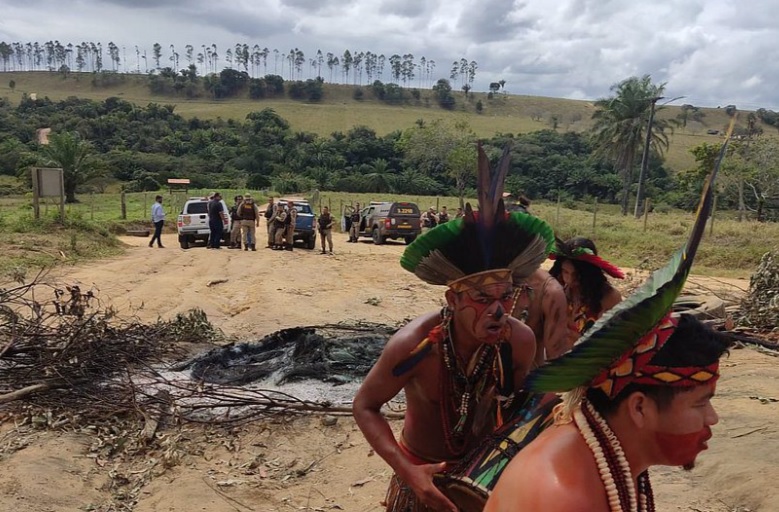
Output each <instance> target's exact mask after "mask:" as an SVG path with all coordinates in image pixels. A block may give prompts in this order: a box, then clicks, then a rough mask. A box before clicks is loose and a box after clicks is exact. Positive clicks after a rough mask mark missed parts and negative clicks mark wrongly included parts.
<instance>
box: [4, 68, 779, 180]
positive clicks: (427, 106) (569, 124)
mask: <svg viewBox="0 0 779 512" xmlns="http://www.w3.org/2000/svg"><path fill="white" fill-rule="evenodd" d="M118 77H119V78H118V79H119V80H120V83H118V84H117V85H114V86H110V87H94V86H93V85H92V75H91V74H88V73H85V74H78V73H73V74H71V75H70V76H69V77H68V78H63V77H62V76H61V75H59V74H57V73H48V72H27V73H2V74H1V75H0V97H7V98H9V99H10V100H11V101H12V102H18V101H19V100H20V99H21V96H22V93H28V94H30V93H36V94H37V95H38V96H39V97H43V96H48V97H50V98H51V99H53V100H61V99H65V98H67V97H69V96H78V97H83V98H90V99H94V100H103V99H105V98H108V97H110V96H117V97H120V98H123V99H126V100H128V101H131V102H133V103H136V104H138V105H146V104H148V103H150V102H156V103H163V104H173V105H175V106H176V112H177V113H179V114H181V115H183V116H185V117H199V118H204V119H216V118H219V117H221V118H223V119H244V118H245V117H246V114H248V113H249V112H252V111H256V110H261V109H263V108H266V107H270V108H273V109H274V110H276V111H277V112H278V113H279V114H280V115H281V116H282V117H284V118H285V119H287V120H288V121H289V123H290V125H291V126H292V128H293V129H294V130H298V131H307V132H313V133H317V134H319V135H329V134H330V133H332V132H335V131H342V132H346V131H348V130H349V129H350V128H352V127H353V126H355V125H364V126H368V127H370V128H372V129H374V130H375V131H376V132H377V133H378V134H379V135H384V134H386V133H389V132H391V131H393V130H399V129H405V128H408V127H409V126H412V125H413V123H414V122H415V121H417V120H418V119H424V120H427V121H431V120H434V119H457V120H465V121H467V122H468V123H469V124H470V126H471V127H472V128H473V130H474V131H475V132H476V133H477V134H478V135H479V136H482V137H489V136H492V135H494V134H495V133H498V132H500V133H526V132H530V131H535V130H540V129H549V128H551V126H552V125H551V119H552V118H553V117H555V118H557V119H558V130H572V131H583V130H587V129H588V128H590V126H591V117H592V113H593V112H594V107H593V105H592V103H591V102H589V101H580V100H567V99H560V98H546V97H538V96H519V95H504V94H498V95H496V96H495V97H494V98H493V99H491V100H490V99H488V98H487V95H486V94H485V93H474V94H473V95H472V97H471V98H470V99H469V100H466V99H465V98H464V96H463V94H462V93H459V92H458V93H456V94H455V97H456V99H457V107H456V108H455V110H453V111H445V110H442V109H440V108H439V107H438V106H437V105H436V103H435V101H434V100H433V99H432V91H430V90H422V91H421V97H420V99H419V100H410V101H409V102H408V103H407V104H405V105H399V106H391V105H387V104H385V103H383V102H379V101H378V100H375V99H373V98H372V95H371V93H370V92H369V90H368V88H367V87H363V89H364V91H365V95H364V98H365V99H363V100H359V101H358V100H355V99H353V97H352V94H353V92H354V87H353V86H346V85H337V84H325V97H324V100H323V101H322V102H321V103H316V104H312V103H305V102H300V101H293V100H290V99H286V98H282V99H265V100H249V99H246V98H243V99H241V98H238V99H228V100H219V101H213V100H210V99H207V98H199V99H194V100H187V99H184V98H177V97H174V96H155V95H152V94H151V93H150V92H149V90H148V87H147V86H146V82H147V81H146V77H145V76H142V75H118ZM11 80H14V81H15V82H16V87H15V89H14V90H13V91H12V90H11V89H10V88H9V86H8V83H9V82H10V81H11ZM607 93H608V91H604V95H606V94H607ZM479 100H481V101H482V103H483V105H484V110H483V112H482V113H477V112H476V108H475V104H476V102H477V101H479ZM701 110H702V111H704V112H705V114H706V115H705V117H704V119H703V123H691V124H690V125H688V127H687V128H685V129H682V128H678V129H677V130H676V133H675V134H674V135H673V136H672V137H671V145H670V147H669V150H668V152H667V155H666V157H667V162H668V164H669V166H670V167H671V168H672V169H674V170H676V171H680V170H684V169H687V168H689V167H690V166H692V165H693V164H694V160H693V158H692V156H691V155H690V153H689V149H690V148H691V147H694V146H696V145H699V144H701V143H702V142H710V143H714V142H717V141H719V140H721V139H720V137H719V136H717V135H707V134H706V130H707V129H717V130H722V128H723V126H724V125H725V124H726V123H727V119H728V118H727V115H726V114H725V111H724V109H701ZM678 113H679V108H678V107H673V106H668V107H666V108H664V109H662V110H660V111H659V112H658V117H660V118H674V117H675V116H676V115H677V114H678ZM534 119H538V120H534ZM764 128H765V131H766V135H769V136H777V134H776V133H775V131H774V130H773V129H772V128H771V127H768V126H765V127H764Z"/></svg>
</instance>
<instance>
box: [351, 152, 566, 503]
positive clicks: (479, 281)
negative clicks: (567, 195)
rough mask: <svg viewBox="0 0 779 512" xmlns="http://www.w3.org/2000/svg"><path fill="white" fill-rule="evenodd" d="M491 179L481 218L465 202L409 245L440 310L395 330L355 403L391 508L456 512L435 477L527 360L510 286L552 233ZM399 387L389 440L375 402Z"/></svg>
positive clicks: (528, 335) (508, 398)
mask: <svg viewBox="0 0 779 512" xmlns="http://www.w3.org/2000/svg"><path fill="white" fill-rule="evenodd" d="M479 154H480V157H481V158H479V162H480V166H479V179H478V180H477V183H479V184H481V183H483V182H485V181H486V182H488V183H489V181H490V179H491V178H490V176H491V175H490V169H489V164H488V163H487V158H486V156H485V155H484V152H483V150H482V149H481V146H479ZM509 157H510V153H508V151H507V150H506V151H504V156H503V158H504V159H506V158H509ZM503 162H504V161H503V159H502V160H501V163H503ZM501 163H499V164H498V168H501V167H502V165H501ZM495 174H496V175H497V177H496V178H493V179H498V180H500V181H499V182H498V183H492V185H491V186H490V189H495V190H497V193H495V194H491V193H490V192H489V191H488V190H479V195H478V197H480V198H482V200H481V201H480V203H479V213H478V215H475V214H474V212H473V210H472V209H471V205H470V204H468V205H467V206H466V214H465V217H464V218H463V220H461V221H457V222H456V223H452V224H450V225H449V226H446V227H445V228H439V229H433V230H430V231H428V232H426V233H425V234H423V235H420V236H419V237H418V238H417V239H416V241H415V242H413V243H412V244H411V245H409V246H408V247H407V248H406V250H405V252H404V254H403V256H402V258H401V260H400V262H401V266H402V267H403V268H404V269H406V270H409V271H411V272H413V273H414V274H415V275H416V276H417V277H418V278H420V279H422V280H423V281H425V282H427V283H429V284H433V285H444V286H447V290H446V292H445V298H446V307H445V308H444V310H443V311H441V312H430V313H427V314H424V315H422V316H420V317H418V318H417V319H415V320H413V321H412V322H410V323H409V324H407V325H406V326H405V327H403V328H402V329H400V330H399V331H398V332H397V333H395V335H393V336H392V338H391V339H390V340H389V342H387V345H386V346H385V348H384V351H383V352H382V354H381V356H380V357H379V359H378V361H377V362H376V364H375V365H374V367H373V368H372V369H371V370H370V372H369V373H368V375H367V376H366V378H365V380H364V382H363V384H362V386H361V387H360V389H359V391H358V392H357V395H356V396H355V399H354V405H353V413H354V417H355V420H356V421H357V425H358V426H359V427H360V430H361V431H362V433H363V435H364V436H365V438H366V439H367V440H368V442H369V443H370V445H371V446H372V447H373V449H374V450H375V451H376V453H377V454H378V455H379V456H380V457H381V458H382V459H384V460H385V461H386V462H387V464H389V465H390V466H391V467H392V469H393V470H394V473H395V474H394V475H393V477H392V479H391V481H390V485H389V489H388V492H387V498H386V500H385V501H386V510H387V511H389V512H401V511H402V512H407V511H412V512H418V511H420V512H421V511H447V512H456V511H457V508H456V506H455V505H454V504H453V503H452V502H451V501H450V500H449V499H448V498H447V497H446V496H445V495H444V494H443V493H442V492H441V491H440V490H439V488H438V487H436V486H435V484H434V480H433V476H434V474H436V473H440V472H444V471H445V470H446V468H447V464H448V463H454V462H457V461H460V460H462V459H463V457H464V456H465V454H467V453H468V451H469V450H471V449H472V448H474V447H476V446H478V445H479V444H480V443H481V442H483V441H484V440H485V438H486V437H487V436H488V435H489V434H490V433H491V432H492V431H493V430H494V429H495V428H496V427H498V426H500V425H501V424H502V418H503V417H504V416H503V414H505V408H506V407H507V406H508V405H509V404H510V403H511V402H512V401H513V397H514V393H515V392H516V391H517V390H519V389H521V387H522V383H523V380H524V377H525V375H526V373H527V371H528V369H529V368H530V366H531V365H532V363H533V357H534V352H535V340H534V338H533V333H532V331H530V329H529V328H528V327H527V326H525V325H524V324H522V322H520V321H519V320H517V319H516V318H513V317H512V316H511V315H510V314H509V312H510V310H511V308H512V306H513V303H514V300H515V289H514V286H513V283H514V282H515V281H522V280H524V279H525V278H526V277H527V276H529V275H530V274H531V273H532V272H533V271H535V269H536V268H538V266H539V265H540V264H541V262H542V261H543V260H545V259H546V257H547V254H548V253H549V250H550V249H551V247H552V245H553V240H554V236H553V234H552V230H551V228H550V227H549V226H548V225H547V224H545V223H544V222H543V221H541V220H540V219H537V218H534V217H530V216H527V215H518V214H511V215H509V214H507V213H506V212H505V208H504V205H503V200H502V198H501V192H502V189H503V183H502V179H503V177H502V176H500V175H499V174H498V173H495ZM401 390H404V391H405V396H406V415H405V421H404V425H403V430H402V432H401V433H400V438H399V439H396V438H395V436H394V435H393V432H392V430H391V429H390V426H389V424H388V423H387V420H386V419H385V418H384V417H383V416H382V414H381V407H382V406H383V405H384V404H385V403H386V402H388V401H389V400H390V399H392V398H393V397H394V396H395V395H396V394H398V393H399V392H400V391H401Z"/></svg>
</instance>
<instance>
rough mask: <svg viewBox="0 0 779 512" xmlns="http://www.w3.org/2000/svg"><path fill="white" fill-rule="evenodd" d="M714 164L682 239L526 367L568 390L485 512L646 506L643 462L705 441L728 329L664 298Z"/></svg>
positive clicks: (700, 221) (687, 253)
mask: <svg viewBox="0 0 779 512" xmlns="http://www.w3.org/2000/svg"><path fill="white" fill-rule="evenodd" d="M725 147H726V146H725ZM724 152H725V149H723V154H724ZM718 165H719V164H717V166H718ZM716 169H717V167H715V171H714V173H712V175H710V176H709V179H708V180H707V181H706V185H705V186H704V193H703V202H702V204H701V205H700V207H699V208H698V217H697V219H696V221H695V225H694V226H693V229H692V234H691V236H690V238H689V240H688V241H687V244H686V246H685V247H684V248H683V249H682V250H681V251H679V252H677V253H676V255H674V257H673V259H672V260H671V261H670V262H669V263H668V264H667V265H666V266H665V267H663V268H661V269H660V270H658V271H656V272H655V273H654V274H652V276H651V277H650V278H649V279H648V280H647V281H646V282H645V283H644V284H643V285H642V286H641V287H640V288H639V289H637V290H636V291H635V292H634V293H633V294H632V295H631V296H630V297H629V298H628V299H627V300H625V301H623V302H620V303H619V304H617V305H616V306H614V308H613V310H612V314H609V315H608V316H607V317H604V318H603V319H602V320H601V321H599V322H597V323H596V324H595V325H593V326H592V327H591V328H590V329H589V330H587V331H586V332H585V334H584V335H583V336H582V337H581V338H580V339H579V340H578V342H577V344H576V347H575V348H574V349H573V350H571V351H570V352H568V353H567V354H565V355H564V356H562V357H560V358H558V359H556V360H554V361H552V362H551V363H549V364H547V365H545V366H543V367H541V368H539V369H538V370H536V371H534V372H533V373H532V374H531V375H530V376H528V379H527V382H526V387H527V388H529V389H532V390H534V391H544V392H550V391H555V392H566V394H565V395H564V397H563V402H562V403H561V404H560V407H559V409H558V410H557V411H556V412H557V414H556V416H555V426H553V427H550V428H548V429H547V430H546V431H544V432H543V433H542V434H541V435H540V436H538V437H537V438H536V439H535V440H533V441H532V442H531V443H530V444H529V445H528V446H527V447H525V448H524V449H523V450H522V451H521V452H519V454H518V455H517V456H516V457H514V459H513V460H512V461H511V462H510V463H509V465H508V467H507V468H506V470H505V471H504V473H503V474H502V475H501V477H500V480H499V481H498V484H497V486H496V487H495V489H494V491H493V493H492V496H491V497H490V499H489V501H488V502H487V506H486V509H485V511H486V512H513V511H515V510H517V509H518V507H517V504H521V507H520V508H521V510H522V511H523V512H563V511H564V512H636V511H638V512H653V511H654V510H655V504H654V496H653V493H652V486H651V484H650V481H649V473H648V469H649V468H650V467H651V466H658V465H663V466H681V467H683V468H685V469H692V468H693V467H694V464H695V459H696V457H697V456H698V454H700V453H701V452H702V451H703V450H706V449H707V448H708V445H707V441H708V440H709V439H710V438H711V436H712V433H711V426H712V425H714V424H716V423H717V421H718V417H717V413H716V411H715V410H714V407H713V406H712V404H711V398H712V397H713V396H714V393H715V390H716V382H717V379H718V377H719V360H720V358H721V357H722V355H723V354H724V353H726V352H727V348H728V345H729V344H730V342H731V340H730V339H728V337H727V336H725V335H724V334H722V333H717V332H715V331H713V330H711V329H709V328H708V327H706V326H704V325H702V324H701V323H700V321H698V320H696V319H695V318H693V317H691V316H689V315H682V316H681V317H680V318H675V317H674V316H673V312H672V309H673V308H672V306H673V303H674V301H675V299H676V298H677V297H678V295H679V293H680V292H681V291H682V289H683V287H684V283H685V281H686V280H687V276H688V275H689V272H690V267H691V266H692V262H693V259H694V258H695V253H696V252H697V249H698V245H699V243H700V239H701V237H702V235H703V232H704V228H705V226H706V219H707V218H708V216H709V213H710V212H711V205H712V203H713V199H712V197H713V193H712V190H711V185H712V182H713V181H714V176H715V175H716Z"/></svg>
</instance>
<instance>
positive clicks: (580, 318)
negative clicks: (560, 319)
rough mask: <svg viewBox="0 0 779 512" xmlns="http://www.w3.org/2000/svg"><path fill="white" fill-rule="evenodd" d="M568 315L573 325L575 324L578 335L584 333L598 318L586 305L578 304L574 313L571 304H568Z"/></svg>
mask: <svg viewBox="0 0 779 512" xmlns="http://www.w3.org/2000/svg"><path fill="white" fill-rule="evenodd" d="M568 315H569V317H570V318H571V322H572V323H573V325H575V326H576V332H578V333H579V336H581V335H582V334H584V332H585V331H586V330H587V329H589V328H590V327H592V326H593V325H594V324H595V322H596V321H597V320H598V317H597V316H596V315H595V314H593V313H592V311H590V308H588V307H587V306H586V305H582V306H580V307H579V310H578V311H576V314H574V311H573V304H568Z"/></svg>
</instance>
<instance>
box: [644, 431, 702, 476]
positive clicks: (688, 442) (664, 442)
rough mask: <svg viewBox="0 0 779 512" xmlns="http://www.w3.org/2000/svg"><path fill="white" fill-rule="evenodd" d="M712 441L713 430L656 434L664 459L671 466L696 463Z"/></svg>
mask: <svg viewBox="0 0 779 512" xmlns="http://www.w3.org/2000/svg"><path fill="white" fill-rule="evenodd" d="M709 439H711V428H709V427H705V428H704V429H703V430H700V431H698V432H693V433H690V434H669V433H667V432H656V433H655V440H656V441H657V446H658V447H659V448H660V451H661V453H662V454H663V457H664V458H665V459H666V460H667V461H668V462H667V463H666V464H668V465H669V466H687V465H691V464H693V463H694V462H695V458H696V457H697V456H698V454H699V453H701V452H702V451H703V450H706V449H707V448H708V445H707V444H706V441H708V440H709Z"/></svg>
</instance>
